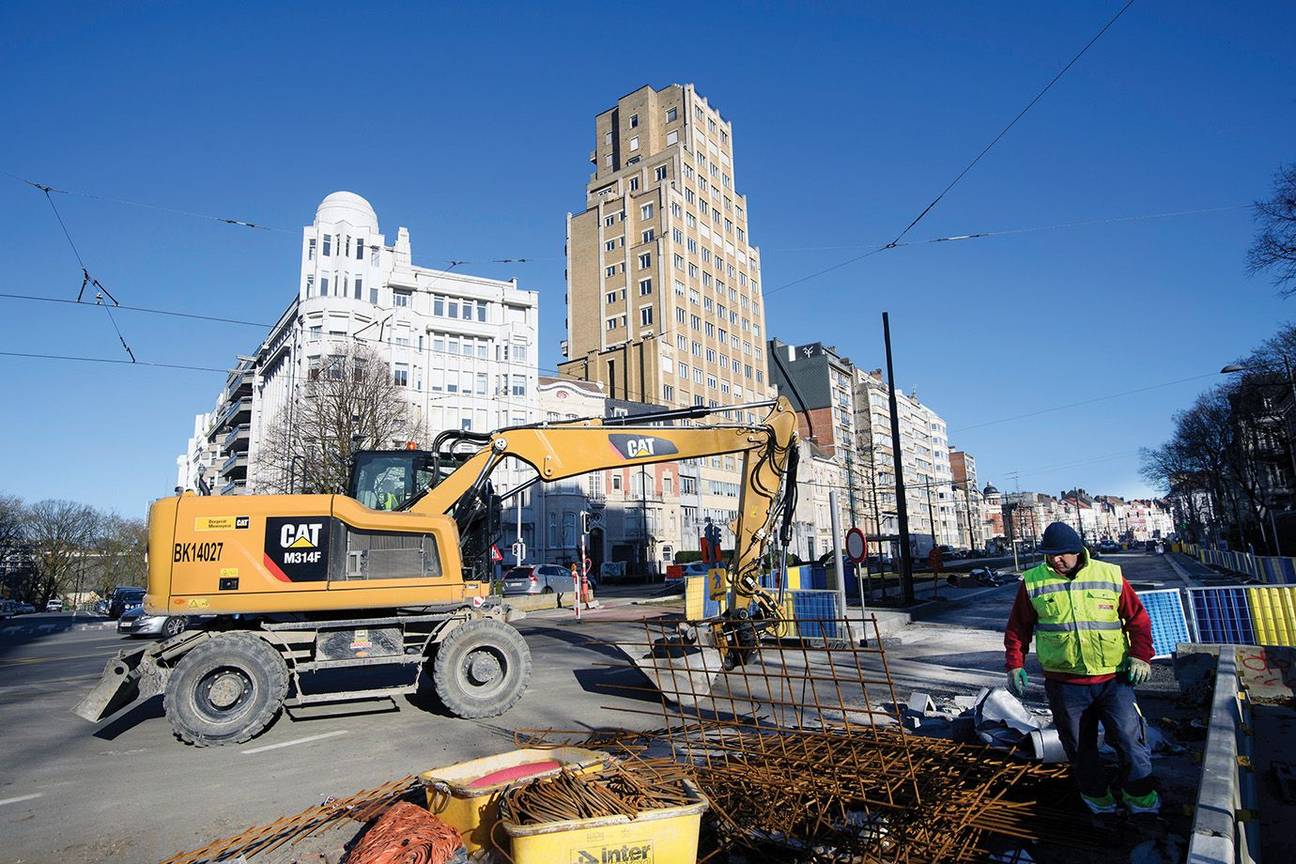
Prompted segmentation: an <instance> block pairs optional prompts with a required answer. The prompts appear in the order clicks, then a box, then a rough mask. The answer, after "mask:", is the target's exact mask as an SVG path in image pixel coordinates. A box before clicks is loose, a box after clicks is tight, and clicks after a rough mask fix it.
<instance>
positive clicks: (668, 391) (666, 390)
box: [662, 384, 675, 401]
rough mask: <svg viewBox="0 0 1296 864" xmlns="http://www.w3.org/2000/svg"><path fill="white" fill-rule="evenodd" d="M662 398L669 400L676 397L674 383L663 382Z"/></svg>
mask: <svg viewBox="0 0 1296 864" xmlns="http://www.w3.org/2000/svg"><path fill="white" fill-rule="evenodd" d="M662 398H663V399H666V400H668V401H669V400H671V399H674V398H675V387H674V386H673V385H670V384H663V385H662Z"/></svg>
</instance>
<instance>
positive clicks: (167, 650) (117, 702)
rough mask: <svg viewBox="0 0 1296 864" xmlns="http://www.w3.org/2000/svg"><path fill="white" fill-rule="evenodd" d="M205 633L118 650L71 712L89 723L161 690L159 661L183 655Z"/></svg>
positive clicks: (160, 664) (162, 679) (183, 634)
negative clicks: (101, 674) (94, 683)
mask: <svg viewBox="0 0 1296 864" xmlns="http://www.w3.org/2000/svg"><path fill="white" fill-rule="evenodd" d="M209 637H210V634H209V633H206V632H203V631H191V632H188V633H181V634H180V635H179V636H175V637H172V638H171V639H168V640H166V641H165V642H153V643H150V644H148V645H141V646H140V647H138V648H127V649H125V650H123V651H118V652H117V656H116V657H113V658H112V659H111V660H109V661H108V663H107V665H106V666H104V672H103V677H102V678H100V679H99V683H98V684H96V685H95V688H94V689H93V690H91V691H90V692H89V693H88V694H86V697H85V698H84V699H82V700H81V701H80V702H79V703H77V706H76V707H75V708H73V709H72V713H73V714H75V715H77V716H78V717H80V718H82V719H84V720H89V721H90V722H91V723H99V722H101V721H103V720H105V719H107V718H109V717H111V716H112V715H114V714H117V713H119V712H121V711H124V710H125V709H127V708H129V707H130V706H132V705H134V704H135V703H137V702H142V701H143V700H145V699H148V698H150V697H152V696H156V695H157V694H158V693H161V692H162V684H163V682H164V677H165V675H166V671H165V669H164V667H163V665H162V663H165V662H166V661H167V660H168V659H170V658H174V657H178V656H180V655H183V654H184V653H185V652H187V651H188V650H189V649H191V648H192V647H193V643H195V642H198V641H201V640H204V639H207V638H209ZM159 661H162V663H160V662H159ZM171 662H174V660H172V661H171Z"/></svg>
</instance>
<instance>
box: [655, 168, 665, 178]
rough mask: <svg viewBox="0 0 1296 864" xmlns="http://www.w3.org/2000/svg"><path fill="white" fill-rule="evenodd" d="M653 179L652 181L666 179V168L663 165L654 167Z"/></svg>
mask: <svg viewBox="0 0 1296 864" xmlns="http://www.w3.org/2000/svg"><path fill="white" fill-rule="evenodd" d="M653 179H654V180H665V179H666V166H665V165H658V166H657V167H656V169H654V170H653Z"/></svg>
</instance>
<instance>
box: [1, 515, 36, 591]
mask: <svg viewBox="0 0 1296 864" xmlns="http://www.w3.org/2000/svg"><path fill="white" fill-rule="evenodd" d="M26 518H27V508H26V507H25V506H23V502H22V499H21V498H15V497H13V496H11V495H0V574H2V575H3V580H4V581H3V585H0V590H2V592H3V593H2V596H4V597H7V598H15V599H26V596H27V595H26V593H25V591H24V589H25V587H26V586H27V585H28V584H29V583H30V582H31V575H32V574H31V562H30V557H31V556H30V555H28V554H27V542H26V534H25V523H26Z"/></svg>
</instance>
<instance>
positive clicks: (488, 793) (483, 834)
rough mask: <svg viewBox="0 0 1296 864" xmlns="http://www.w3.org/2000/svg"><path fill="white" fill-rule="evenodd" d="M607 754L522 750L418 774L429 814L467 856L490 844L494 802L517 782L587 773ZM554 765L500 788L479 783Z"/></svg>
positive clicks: (563, 749)
mask: <svg viewBox="0 0 1296 864" xmlns="http://www.w3.org/2000/svg"><path fill="white" fill-rule="evenodd" d="M608 758H609V757H608V754H606V753H603V752H601V751H598V750H586V749H585V748H583V747H552V748H540V747H536V748H530V747H528V748H523V749H521V750H513V751H510V752H508V753H500V754H498V755H496V756H486V757H484V758H482V759H473V760H471V761H469V762H460V763H458V764H456V765H447V766H445V767H444V768H434V769H432V770H431V771H424V772H423V773H422V774H420V775H419V780H420V781H421V782H422V783H423V785H424V786H425V787H427V800H428V809H429V810H431V811H432V812H433V813H435V814H436V815H437V816H438V817H440V818H441V819H442V820H443V821H444V822H445V823H446V824H447V825H449V826H450V827H452V828H454V829H455V830H456V831H458V832H459V836H460V837H461V838H463V843H464V846H465V847H466V848H467V849H468V854H470V855H471V854H472V853H474V852H476V851H478V850H479V849H483V848H486V847H489V846H490V845H491V840H490V836H491V829H493V828H494V827H495V823H496V821H498V818H499V817H498V815H497V813H496V802H497V800H498V798H499V794H500V793H501V792H502V791H504V790H505V789H506V788H508V786H509V785H510V784H512V783H513V782H515V781H516V780H517V779H526V780H534V779H537V778H540V777H552V776H554V775H555V774H558V773H559V772H561V771H562V770H563V769H564V768H569V769H570V768H577V769H586V768H591V767H596V766H599V765H602V764H603V762H604V761H606V760H607V759H608ZM547 761H552V762H555V763H557V764H556V765H554V766H552V767H549V768H546V769H543V770H539V771H535V772H527V773H525V774H524V775H523V776H522V777H520V778H514V777H510V778H508V779H504V780H502V781H501V782H498V783H488V784H485V785H482V784H480V783H479V782H478V781H480V780H482V778H485V777H490V776H491V775H494V774H499V773H501V772H507V771H509V770H510V769H520V768H523V767H524V766H528V765H534V764H536V763H542V762H547Z"/></svg>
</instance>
